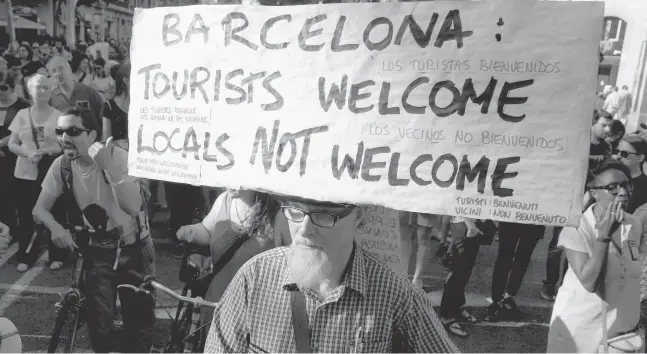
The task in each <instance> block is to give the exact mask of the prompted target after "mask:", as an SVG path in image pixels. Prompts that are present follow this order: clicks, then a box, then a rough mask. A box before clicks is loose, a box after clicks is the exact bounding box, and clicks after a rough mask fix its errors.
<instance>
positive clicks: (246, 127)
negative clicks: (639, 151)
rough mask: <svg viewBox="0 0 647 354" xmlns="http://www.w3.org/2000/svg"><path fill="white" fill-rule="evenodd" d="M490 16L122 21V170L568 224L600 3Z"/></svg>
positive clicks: (312, 9) (298, 11)
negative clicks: (127, 90)
mask: <svg viewBox="0 0 647 354" xmlns="http://www.w3.org/2000/svg"><path fill="white" fill-rule="evenodd" d="M497 3H498V2H489V1H481V2H455V1H447V2H442V1H433V2H406V3H356V4H334V5H312V6H287V7H286V6H283V7H274V6H268V7H264V6H225V5H221V6H206V5H205V6H186V7H176V8H174V7H164V8H154V9H146V10H142V9H138V10H137V11H136V15H135V20H134V23H135V25H134V34H133V39H132V46H131V48H132V52H131V57H132V68H133V70H132V73H131V80H130V83H131V87H132V90H131V106H130V112H129V113H130V115H129V118H130V122H129V139H130V141H131V149H130V154H129V172H130V174H132V175H135V176H139V177H146V178H154V179H162V180H168V181H175V182H184V183H191V184H202V185H211V186H226V187H231V188H239V187H243V188H252V189H260V190H266V191H271V192H274V193H279V194H287V195H298V196H302V197H307V198H312V199H320V200H329V201H339V202H349V203H357V204H376V205H382V206H386V207H388V208H392V209H396V210H406V211H416V212H428V213H436V214H449V215H464V216H472V217H476V218H491V219H495V220H506V221H513V222H521V223H535V224H554V225H566V224H570V225H574V224H575V223H576V222H577V221H578V220H579V217H580V214H581V212H580V209H581V203H582V193H583V189H584V178H585V171H586V163H587V162H586V161H587V159H586V157H587V154H588V148H589V129H590V125H591V114H592V111H593V107H594V98H595V97H594V91H595V87H596V86H595V85H596V69H597V63H598V55H597V46H598V43H597V42H598V38H597V37H598V33H599V27H600V23H601V17H602V13H603V4H600V3H597V2H532V1H524V2H521V1H520V2H511V3H510V4H508V5H506V6H505V7H502V6H500V5H499V6H498V7H497ZM499 4H500V3H499Z"/></svg>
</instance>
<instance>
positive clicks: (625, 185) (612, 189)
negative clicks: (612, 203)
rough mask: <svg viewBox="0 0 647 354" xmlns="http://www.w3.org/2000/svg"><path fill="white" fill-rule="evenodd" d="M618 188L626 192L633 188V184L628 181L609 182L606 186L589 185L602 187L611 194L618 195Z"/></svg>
mask: <svg viewBox="0 0 647 354" xmlns="http://www.w3.org/2000/svg"><path fill="white" fill-rule="evenodd" d="M620 188H622V189H624V190H625V191H626V192H631V191H632V190H633V186H632V185H631V182H630V181H624V182H620V183H611V184H607V185H606V186H599V187H591V188H590V189H604V190H606V191H607V192H609V193H611V194H612V195H618V193H620Z"/></svg>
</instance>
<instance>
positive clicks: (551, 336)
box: [546, 160, 642, 353]
mask: <svg viewBox="0 0 647 354" xmlns="http://www.w3.org/2000/svg"><path fill="white" fill-rule="evenodd" d="M587 186H588V188H589V190H590V193H591V195H592V197H593V198H594V199H595V203H594V204H593V206H592V207H590V208H588V209H587V210H586V212H585V213H584V215H583V216H582V218H581V219H580V225H579V226H578V227H577V228H573V227H567V228H564V230H563V231H562V234H561V236H560V240H559V246H561V247H563V248H564V249H565V252H566V258H567V259H568V263H569V269H568V271H567V273H566V276H565V277H564V282H563V284H562V286H561V287H560V288H559V291H558V293H557V298H556V299H555V305H554V307H553V313H552V316H551V322H550V329H549V332H548V346H547V349H546V351H547V352H549V353H565V352H568V353H574V352H579V353H587V352H588V353H592V352H598V348H599V346H600V345H601V343H602V341H603V339H604V337H605V336H604V333H603V331H604V330H603V327H606V328H607V329H608V331H607V333H606V334H607V338H608V339H609V342H612V341H613V339H614V337H617V336H620V335H625V336H634V337H632V338H631V339H630V338H629V337H627V339H628V343H629V342H634V340H635V339H637V337H636V336H639V335H638V333H637V332H636V329H637V325H638V321H639V317H640V311H639V309H640V275H641V264H640V263H641V262H640V256H639V251H640V249H639V248H640V241H641V234H642V227H641V226H642V225H641V224H640V221H639V220H638V219H637V218H636V217H634V216H632V215H631V214H629V213H627V212H626V211H625V210H626V208H627V206H628V204H629V200H630V199H631V193H632V185H631V172H630V171H629V169H628V168H627V167H626V166H625V165H623V164H622V163H619V162H617V161H610V160H607V161H604V162H602V163H601V164H600V165H599V166H597V167H596V169H594V170H593V171H592V172H591V173H590V174H589V177H588V181H587ZM630 352H631V351H630Z"/></svg>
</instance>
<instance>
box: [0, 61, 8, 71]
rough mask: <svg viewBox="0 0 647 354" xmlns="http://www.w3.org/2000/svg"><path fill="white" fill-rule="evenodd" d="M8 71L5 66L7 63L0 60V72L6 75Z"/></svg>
mask: <svg viewBox="0 0 647 354" xmlns="http://www.w3.org/2000/svg"><path fill="white" fill-rule="evenodd" d="M8 71H9V66H8V65H7V63H6V62H4V61H2V60H0V72H1V73H5V74H6V73H7V72H8Z"/></svg>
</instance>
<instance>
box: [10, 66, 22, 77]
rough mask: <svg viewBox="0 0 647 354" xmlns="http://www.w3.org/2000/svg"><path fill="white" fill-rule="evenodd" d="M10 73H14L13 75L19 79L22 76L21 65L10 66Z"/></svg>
mask: <svg viewBox="0 0 647 354" xmlns="http://www.w3.org/2000/svg"><path fill="white" fill-rule="evenodd" d="M9 73H10V74H11V75H13V77H14V78H15V79H16V80H18V79H19V78H20V75H21V73H20V66H13V67H11V68H9Z"/></svg>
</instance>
